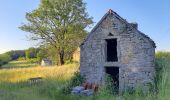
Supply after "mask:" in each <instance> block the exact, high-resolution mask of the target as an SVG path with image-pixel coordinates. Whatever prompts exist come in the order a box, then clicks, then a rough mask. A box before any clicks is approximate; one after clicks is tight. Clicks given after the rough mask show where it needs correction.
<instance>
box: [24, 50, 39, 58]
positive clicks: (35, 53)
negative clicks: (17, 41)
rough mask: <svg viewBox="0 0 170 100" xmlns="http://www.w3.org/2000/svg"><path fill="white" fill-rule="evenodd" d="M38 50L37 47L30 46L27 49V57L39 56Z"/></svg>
mask: <svg viewBox="0 0 170 100" xmlns="http://www.w3.org/2000/svg"><path fill="white" fill-rule="evenodd" d="M37 52H38V49H37V48H29V49H27V50H26V51H25V54H26V58H27V59H31V58H36V57H37Z"/></svg>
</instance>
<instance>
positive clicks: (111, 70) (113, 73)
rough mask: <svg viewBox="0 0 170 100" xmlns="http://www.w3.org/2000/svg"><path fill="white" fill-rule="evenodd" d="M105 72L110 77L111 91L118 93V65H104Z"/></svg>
mask: <svg viewBox="0 0 170 100" xmlns="http://www.w3.org/2000/svg"><path fill="white" fill-rule="evenodd" d="M105 71H106V74H109V76H110V77H111V78H112V82H113V83H112V85H113V92H114V93H118V91H119V67H113V66H106V67H105Z"/></svg>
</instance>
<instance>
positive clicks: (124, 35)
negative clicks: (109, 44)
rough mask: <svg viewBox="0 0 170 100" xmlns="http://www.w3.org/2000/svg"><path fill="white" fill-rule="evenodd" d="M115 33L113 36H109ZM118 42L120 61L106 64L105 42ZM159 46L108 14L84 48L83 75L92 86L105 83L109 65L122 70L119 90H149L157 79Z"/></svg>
mask: <svg viewBox="0 0 170 100" xmlns="http://www.w3.org/2000/svg"><path fill="white" fill-rule="evenodd" d="M109 33H111V34H113V36H108V34H109ZM111 38H116V39H117V53H118V62H107V61H106V42H105V39H111ZM154 55H155V47H154V46H153V44H152V43H151V41H150V40H149V39H148V38H146V37H145V36H144V35H142V34H141V33H140V32H139V31H138V30H137V29H135V28H133V27H132V26H131V25H130V24H129V23H128V24H127V23H125V22H123V21H122V20H121V19H120V18H118V17H117V16H116V15H114V14H112V15H108V16H107V17H106V18H105V19H104V20H103V21H102V22H101V23H100V24H99V25H98V27H97V28H96V29H95V30H94V31H93V32H92V33H90V36H89V37H88V38H87V39H86V41H85V42H84V43H83V45H82V46H81V55H80V72H81V75H83V76H85V78H86V80H87V81H88V82H91V83H98V84H103V83H104V75H105V66H113V67H119V90H120V91H123V90H124V89H128V88H136V87H138V86H142V87H144V89H145V88H146V89H147V85H148V84H150V83H152V82H153V78H154V58H155V57H154Z"/></svg>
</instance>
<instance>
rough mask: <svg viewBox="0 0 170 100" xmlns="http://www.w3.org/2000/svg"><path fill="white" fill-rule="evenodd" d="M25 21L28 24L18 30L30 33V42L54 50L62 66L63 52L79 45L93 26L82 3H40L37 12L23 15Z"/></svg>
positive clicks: (61, 0) (58, 0) (46, 0)
mask: <svg viewBox="0 0 170 100" xmlns="http://www.w3.org/2000/svg"><path fill="white" fill-rule="evenodd" d="M26 19H27V20H28V23H26V24H23V25H22V26H21V27H20V29H21V30H23V31H26V32H30V33H32V34H31V35H30V38H31V39H32V40H40V41H41V43H44V44H49V45H51V46H52V47H54V48H55V49H56V54H57V56H58V57H59V62H60V64H61V65H62V64H64V58H65V52H67V51H70V50H72V49H73V48H74V49H75V48H76V47H78V46H79V45H80V43H81V41H82V39H83V38H84V36H85V35H86V31H85V30H84V29H85V28H87V27H88V26H89V25H90V24H92V18H91V17H89V16H88V13H87V12H86V8H85V3H83V0H41V4H40V6H39V8H38V9H35V10H33V11H32V12H30V13H26ZM70 48H71V49H70Z"/></svg>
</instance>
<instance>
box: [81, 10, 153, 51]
mask: <svg viewBox="0 0 170 100" xmlns="http://www.w3.org/2000/svg"><path fill="white" fill-rule="evenodd" d="M109 15H114V16H115V17H116V18H118V19H119V20H120V21H122V22H123V23H125V24H126V25H128V26H129V27H130V28H131V29H135V30H137V31H138V32H139V33H140V34H141V35H142V36H143V37H145V38H147V39H148V40H149V41H150V42H151V44H152V45H153V47H155V48H156V44H155V42H154V41H153V40H152V39H151V38H150V37H149V36H147V35H146V34H144V33H142V32H140V31H139V30H138V29H136V28H134V27H133V26H132V25H131V24H129V23H128V22H127V21H126V20H125V19H123V18H122V17H120V16H119V15H118V14H117V13H116V12H114V11H113V10H111V9H109V11H108V12H107V13H106V14H105V15H104V16H103V17H102V18H101V20H100V21H99V22H98V23H97V24H96V26H95V27H94V28H93V29H92V30H91V32H90V33H89V34H88V35H87V37H86V38H85V40H84V41H83V42H82V44H81V45H83V44H84V42H86V41H87V39H88V38H89V37H90V36H91V35H92V33H93V32H94V31H95V30H96V29H97V28H98V27H99V25H100V24H101V23H102V22H103V20H104V19H106V18H107V16H109Z"/></svg>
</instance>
